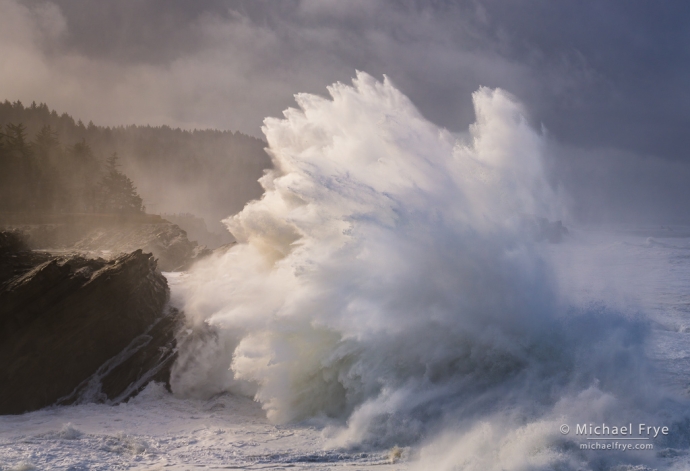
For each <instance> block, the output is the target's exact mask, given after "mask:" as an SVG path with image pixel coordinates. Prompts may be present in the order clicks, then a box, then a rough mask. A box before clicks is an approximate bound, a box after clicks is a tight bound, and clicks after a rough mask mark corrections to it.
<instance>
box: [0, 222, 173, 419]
mask: <svg viewBox="0 0 690 471" xmlns="http://www.w3.org/2000/svg"><path fill="white" fill-rule="evenodd" d="M0 234H2V236H0V414H15V413H22V412H25V411H30V410H35V409H39V408H42V407H45V406H48V405H50V404H54V403H56V402H60V403H71V402H75V401H77V402H78V401H93V400H98V401H106V402H118V401H121V400H124V399H126V398H128V397H130V396H131V395H133V394H135V393H136V392H137V391H138V390H140V389H141V388H142V387H143V386H144V385H145V384H146V383H147V382H148V381H150V380H152V379H156V380H161V381H167V379H168V377H169V370H170V366H171V364H172V362H173V361H174V358H175V354H176V348H175V332H176V330H177V323H178V322H179V316H178V315H177V313H176V312H175V311H174V310H170V309H169V308H167V307H166V306H167V300H168V297H169V290H168V286H167V282H166V280H165V278H164V277H163V276H162V275H161V274H160V272H159V271H157V269H156V262H155V259H154V258H153V257H152V256H151V255H150V254H145V253H143V252H142V251H141V250H137V251H135V252H132V253H130V254H126V255H122V256H119V257H117V258H116V259H113V260H110V261H107V260H104V259H86V258H83V257H79V256H70V257H55V256H52V255H49V254H41V253H36V252H31V251H27V250H25V248H26V247H25V246H22V245H21V244H22V243H23V242H22V241H21V237H20V236H18V235H17V234H16V233H14V234H10V235H8V234H7V233H0Z"/></svg>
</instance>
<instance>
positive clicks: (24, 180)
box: [0, 123, 144, 213]
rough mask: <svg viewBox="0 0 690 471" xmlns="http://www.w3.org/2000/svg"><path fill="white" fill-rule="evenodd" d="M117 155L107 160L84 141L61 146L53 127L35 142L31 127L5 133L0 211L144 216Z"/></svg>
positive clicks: (0, 144) (0, 141) (0, 146)
mask: <svg viewBox="0 0 690 471" xmlns="http://www.w3.org/2000/svg"><path fill="white" fill-rule="evenodd" d="M118 167H119V164H118V158H117V155H116V154H113V155H111V156H110V157H109V158H108V159H107V160H105V161H104V160H103V159H101V158H98V157H97V156H96V155H94V152H93V150H92V149H91V147H90V146H89V144H88V143H87V142H86V141H85V140H82V141H81V142H76V143H74V144H72V145H65V144H63V143H62V142H60V139H59V138H58V134H57V132H56V131H54V130H53V129H52V128H51V126H50V125H44V126H42V127H41V129H40V130H39V131H38V132H37V133H36V134H35V136H34V137H33V138H32V139H31V140H30V139H29V136H28V134H27V130H26V126H25V125H24V124H22V123H18V124H14V123H9V124H6V125H5V126H4V131H3V132H0V212H37V213H48V212H50V213H52V212H58V213H94V212H98V213H142V212H144V206H143V202H142V199H141V197H140V196H139V195H138V194H137V191H136V188H135V186H134V184H133V183H132V180H130V179H129V178H128V177H127V176H126V175H125V174H124V173H122V172H121V171H120V170H119V168H118Z"/></svg>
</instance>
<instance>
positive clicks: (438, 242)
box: [172, 73, 658, 470]
mask: <svg viewBox="0 0 690 471" xmlns="http://www.w3.org/2000/svg"><path fill="white" fill-rule="evenodd" d="M328 91H329V93H330V96H331V98H330V99H327V98H323V97H318V96H314V95H308V94H299V95H297V96H296V100H297V103H298V105H299V109H288V110H287V111H285V113H284V115H285V117H284V119H274V118H268V119H266V120H265V125H264V128H263V131H264V133H265V135H266V138H267V140H268V146H269V147H268V151H269V153H270V154H271V157H272V159H273V163H274V169H273V170H271V171H270V172H268V173H267V174H266V175H265V176H264V177H263V178H262V179H261V180H260V183H261V184H262V186H263V187H264V189H265V194H264V196H263V197H262V198H261V200H258V201H253V202H251V203H249V204H248V205H247V206H246V207H245V208H244V209H243V211H241V212H240V213H239V214H237V215H235V216H233V217H230V218H228V219H227V220H226V221H225V223H226V224H227V226H228V228H229V229H230V231H231V232H232V233H233V235H234V236H235V237H236V238H237V240H238V242H239V243H238V244H237V245H236V246H234V247H233V248H232V249H230V250H229V251H227V252H226V253H224V254H222V255H216V256H214V257H211V258H210V259H208V260H207V261H205V262H203V263H200V264H198V265H197V266H196V267H195V268H194V270H193V271H192V272H191V273H190V274H189V276H188V277H187V278H186V279H185V281H184V283H182V286H181V287H180V290H181V293H182V298H183V300H184V306H183V307H184V311H185V313H186V315H187V318H188V323H189V330H188V335H187V337H186V338H185V339H184V340H183V342H182V347H181V349H180V360H179V361H178V363H177V364H176V365H175V367H174V370H173V375H172V386H173V390H174V392H175V393H176V394H179V395H196V396H209V395H212V394H215V393H217V392H220V391H231V392H235V393H242V394H251V395H253V397H254V398H255V399H256V400H257V401H259V402H260V403H261V404H262V405H263V407H264V409H265V410H266V413H267V415H268V417H269V418H270V419H271V420H273V421H274V422H277V423H285V422H289V421H294V420H302V419H307V418H320V419H322V420H324V421H325V423H327V424H329V426H330V428H329V429H328V433H329V436H330V438H331V442H330V443H331V444H332V445H335V446H350V447H352V446H357V447H381V448H382V447H392V446H408V445H417V446H419V445H420V444H424V443H426V444H427V445H425V446H423V447H422V448H421V449H420V450H421V451H420V456H421V457H422V458H423V461H424V462H426V463H432V462H433V463H435V464H434V465H433V467H435V469H455V468H454V467H457V466H458V463H464V464H463V465H462V466H461V467H460V468H458V469H484V470H488V469H533V468H539V467H544V468H549V467H553V466H554V465H556V464H557V465H559V466H561V467H562V468H563V469H570V468H573V469H577V467H579V466H582V463H584V462H586V461H587V457H583V456H582V455H581V454H578V453H576V452H573V453H571V451H572V450H573V449H574V448H573V447H574V445H573V443H572V442H569V441H568V437H564V436H562V435H561V434H559V432H558V425H560V422H562V421H563V420H566V419H565V418H567V417H571V416H573V414H579V415H578V420H594V419H596V420H601V418H602V417H605V418H606V417H610V416H616V415H617V414H618V415H620V414H625V411H636V413H637V414H638V416H641V415H644V414H647V415H649V414H654V413H655V406H654V404H656V403H657V402H658V401H657V399H658V397H657V398H656V399H654V400H652V399H651V393H650V391H648V390H646V389H645V388H640V387H637V386H636V384H638V383H639V382H640V381H644V378H647V377H648V375H649V367H648V364H647V362H646V361H645V359H644V358H643V355H642V345H643V342H644V338H645V329H644V325H643V324H641V323H640V322H637V321H631V320H630V319H628V318H626V317H624V316H621V315H618V314H615V313H611V312H608V311H606V310H605V309H600V310H599V311H596V312H594V311H591V312H576V311H575V310H574V309H569V308H568V306H567V305H565V304H564V303H563V302H561V297H559V295H558V292H559V288H558V287H557V286H556V285H555V281H554V278H555V277H554V276H553V272H552V267H551V265H550V261H549V257H548V254H547V252H546V251H545V249H544V247H543V244H540V243H538V242H536V241H535V240H534V237H533V234H532V233H531V232H530V230H529V227H530V224H528V223H526V222H529V221H530V220H533V218H537V217H543V218H550V219H555V218H559V217H560V216H561V215H562V211H563V209H562V208H561V205H560V204H559V198H558V197H557V192H556V191H554V189H553V188H552V187H551V186H550V185H549V183H548V180H547V177H546V175H545V171H544V167H543V158H544V156H543V152H544V148H545V147H544V138H543V137H542V136H541V135H540V134H539V133H538V132H536V131H534V130H533V129H532V128H531V127H530V126H529V123H528V121H527V119H526V118H525V113H524V111H523V109H522V107H521V106H520V105H519V104H518V103H517V102H516V100H515V99H514V98H512V97H511V96H510V95H509V94H508V93H506V92H504V91H502V90H498V89H497V90H491V89H487V88H481V89H479V90H478V91H477V92H475V93H474V95H473V101H474V106H475V110H476V115H477V121H476V123H475V124H473V125H472V126H471V128H470V130H469V133H468V134H466V135H463V136H455V135H452V134H451V133H449V132H448V131H446V130H443V129H440V128H438V127H437V126H435V125H434V124H432V123H430V122H429V121H427V120H425V119H424V118H423V117H422V116H421V115H420V114H419V112H418V111H417V110H416V109H415V107H414V106H413V105H412V103H411V102H410V101H409V100H408V99H407V98H406V97H405V96H404V95H403V94H402V93H400V92H399V91H398V90H397V89H396V88H395V87H394V86H393V85H392V84H391V83H390V82H389V81H388V80H384V81H383V82H378V81H376V80H375V79H373V78H372V77H370V76H369V75H366V74H364V73H358V74H357V77H356V79H355V80H354V81H353V85H352V86H348V85H344V84H340V83H337V84H335V85H333V86H331V87H329V89H328ZM561 289H562V287H561ZM652 392H654V391H652ZM657 396H658V395H657ZM640 404H645V405H647V407H646V409H645V412H640V411H639V409H640V407H639V405H640ZM482 437H483V438H482ZM486 440H489V442H486ZM451 443H453V444H454V445H453V446H454V448H453V450H455V451H452V452H451V451H450V450H449V449H448V447H450V446H451ZM441 450H445V451H443V452H442V451H441ZM458 450H460V451H458ZM511 450H512V451H511ZM535 450H538V451H535ZM501 454H503V455H504V456H503V457H501V456H502V455H501ZM615 456H616V455H614V454H611V455H610V456H609V457H608V459H611V460H614V461H615V460H616V459H617V458H616V457H615ZM506 457H508V458H506ZM640 459H642V458H640ZM511 463H512V464H511Z"/></svg>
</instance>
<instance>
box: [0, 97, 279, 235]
mask: <svg viewBox="0 0 690 471" xmlns="http://www.w3.org/2000/svg"><path fill="white" fill-rule="evenodd" d="M10 123H23V125H24V126H25V131H24V132H25V134H26V135H29V136H35V135H37V134H39V133H41V132H42V129H43V127H44V126H50V130H51V132H52V133H54V135H55V136H57V137H58V138H59V140H60V141H61V142H62V143H70V145H68V146H65V145H63V146H62V147H63V153H64V154H65V156H64V159H65V162H66V163H65V165H66V166H70V168H72V167H71V166H72V165H73V164H72V162H71V160H70V159H72V158H74V159H76V160H75V163H74V165H77V164H76V161H78V160H79V159H80V158H81V157H79V156H80V155H81V154H83V153H84V152H85V151H83V150H80V148H79V146H76V147H75V144H74V143H86V144H87V145H88V147H89V149H90V152H91V154H92V155H96V156H110V155H113V154H114V153H117V155H118V156H119V157H120V164H121V165H122V167H121V171H122V172H123V173H124V174H126V175H127V176H129V177H130V178H131V179H132V180H133V181H134V184H135V185H136V187H137V189H138V192H139V194H140V195H141V197H142V198H143V200H144V202H145V203H146V206H147V208H148V210H149V212H153V213H163V212H165V213H194V214H197V215H200V216H202V217H204V218H205V219H206V222H207V224H208V225H209V228H212V229H213V230H218V229H217V227H218V226H219V224H218V221H219V220H220V219H222V218H224V217H227V216H229V215H231V214H233V213H235V212H237V211H239V210H240V209H242V207H243V206H244V204H245V203H246V202H247V201H249V200H251V199H255V198H258V197H260V196H261V194H262V192H263V189H262V188H261V186H260V185H259V184H258V183H257V180H258V179H259V178H260V177H261V176H262V175H263V172H264V170H265V169H267V168H270V167H271V161H270V158H269V157H268V155H267V154H266V152H265V151H264V148H265V146H266V143H265V142H264V141H262V140H261V139H257V138H255V137H251V136H247V135H244V134H241V133H238V132H231V131H217V130H193V131H187V130H181V129H173V128H170V127H168V126H160V127H152V126H133V125H132V126H119V127H104V126H97V125H95V124H93V123H91V122H89V123H88V124H84V123H83V122H82V121H79V120H76V121H75V119H74V118H72V117H71V116H69V115H67V114H58V113H57V112H55V111H53V110H50V109H49V108H48V106H47V105H45V104H39V105H37V104H35V103H32V104H31V105H30V106H24V105H23V104H22V103H21V102H14V103H11V102H9V101H5V102H0V127H2V128H3V129H5V126H6V125H7V124H10ZM30 144H31V145H33V143H30ZM13 152H16V151H13ZM37 155H38V154H37ZM87 160H88V158H85V159H84V161H85V162H86V161H87ZM65 168H66V167H65ZM79 171H80V172H81V171H84V170H79ZM90 175H91V176H92V177H93V174H91V173H90ZM65 178H72V177H71V176H70V175H65ZM77 179H78V178H77V177H76V176H75V177H74V180H77ZM89 183H98V180H96V181H93V180H89ZM75 185H76V182H75ZM84 186H88V185H86V184H85V185H84ZM82 190H83V191H88V190H86V189H85V188H82V189H80V190H79V191H82ZM35 191H36V192H39V191H43V190H39V189H38V188H37V189H35ZM74 191H77V190H76V188H75V189H74ZM85 204H87V203H85Z"/></svg>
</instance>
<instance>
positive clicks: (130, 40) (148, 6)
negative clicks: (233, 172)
mask: <svg viewBox="0 0 690 471" xmlns="http://www.w3.org/2000/svg"><path fill="white" fill-rule="evenodd" d="M689 18H690V5H686V4H684V3H682V2H664V3H655V2H637V1H612V2H606V3H603V2H598V1H582V2H573V1H567V2H549V1H515V2H499V1H493V0H489V1H458V2H441V1H426V2H421V1H420V2H414V1H374V2H372V1H349V2H341V1H334V0H331V1H328V0H302V1H298V0H290V1H284V2H268V1H256V0H253V1H234V2H229V1H220V0H219V1H215V0H203V1H195V2H186V1H182V0H124V1H117V2H114V1H113V2H89V1H86V0H54V1H52V2H46V1H36V0H26V1H19V0H0V91H1V92H2V96H0V99H9V100H11V101H14V100H21V101H23V102H25V103H26V102H31V101H37V102H46V103H48V104H49V106H51V107H52V108H55V109H57V110H58V111H59V112H68V113H70V114H72V115H74V116H75V117H78V118H81V119H82V120H83V121H84V122H88V121H89V120H93V121H94V122H95V123H97V124H103V125H116V124H129V123H136V124H153V125H161V124H168V125H172V126H179V127H183V128H206V127H213V128H220V129H231V130H239V131H242V132H245V133H249V134H252V135H256V136H260V127H261V123H262V121H263V119H264V117H266V116H279V115H280V113H281V111H282V110H284V109H285V108H287V107H288V106H294V99H293V94H294V93H296V92H310V93H317V94H322V95H323V94H325V93H326V89H325V87H326V85H328V84H330V83H333V82H335V81H343V82H349V81H350V80H351V78H352V77H353V76H354V74H355V70H363V71H366V72H368V73H370V74H372V75H374V76H377V77H381V76H382V75H383V74H385V75H387V76H388V77H389V78H390V79H391V80H392V82H393V83H394V84H395V85H396V86H397V87H399V88H400V89H401V90H402V91H403V92H404V93H405V94H407V95H408V96H409V97H410V98H411V99H412V101H413V102H414V103H415V105H416V106H417V107H418V108H419V109H420V111H421V112H422V114H424V115H425V116H426V117H427V118H428V119H430V120H431V121H433V122H435V123H436V124H439V125H441V126H444V127H446V128H447V129H449V130H451V131H453V132H462V131H464V130H466V129H467V126H468V125H469V124H470V123H471V122H472V121H473V120H474V116H473V111H472V106H471V93H472V92H473V91H474V90H476V89H477V88H478V87H479V86H481V85H484V86H488V87H501V88H503V89H505V90H507V91H508V92H510V93H512V94H513V95H515V96H517V97H518V98H519V99H520V100H521V101H522V102H524V103H525V105H526V107H527V109H528V110H529V111H530V114H531V120H532V121H533V122H534V124H535V125H537V126H540V125H541V126H543V127H544V129H545V130H546V132H547V134H548V136H549V137H550V139H551V140H552V141H553V142H554V145H553V146H552V147H553V148H552V153H551V158H552V168H553V171H554V181H555V182H556V183H557V184H559V185H561V186H562V187H563V188H564V190H565V191H566V192H567V193H568V194H569V195H570V197H571V199H572V200H573V201H574V204H573V214H574V216H573V217H576V218H579V219H581V220H591V221H599V220H604V219H607V220H608V219H611V220H620V221H623V220H625V221H637V220H649V221H651V220H654V221H656V220H657V219H658V220H662V221H673V222H679V221H687V220H690V209H688V208H687V206H688V205H686V204H684V202H685V201H687V200H688V197H689V196H690V190H688V189H686V188H685V187H686V186H688V187H690V185H688V182H690V180H688V178H687V177H688V176H689V175H690V171H688V166H689V165H690V156H689V155H688V152H687V149H688V147H689V146H690V133H689V132H687V129H688V128H689V125H690V91H689V90H688V84H689V83H690V60H689V59H690V46H688V45H689V44H690V22H689V21H688V19H689ZM594 200H596V201H594ZM604 203H605V204H604Z"/></svg>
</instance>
